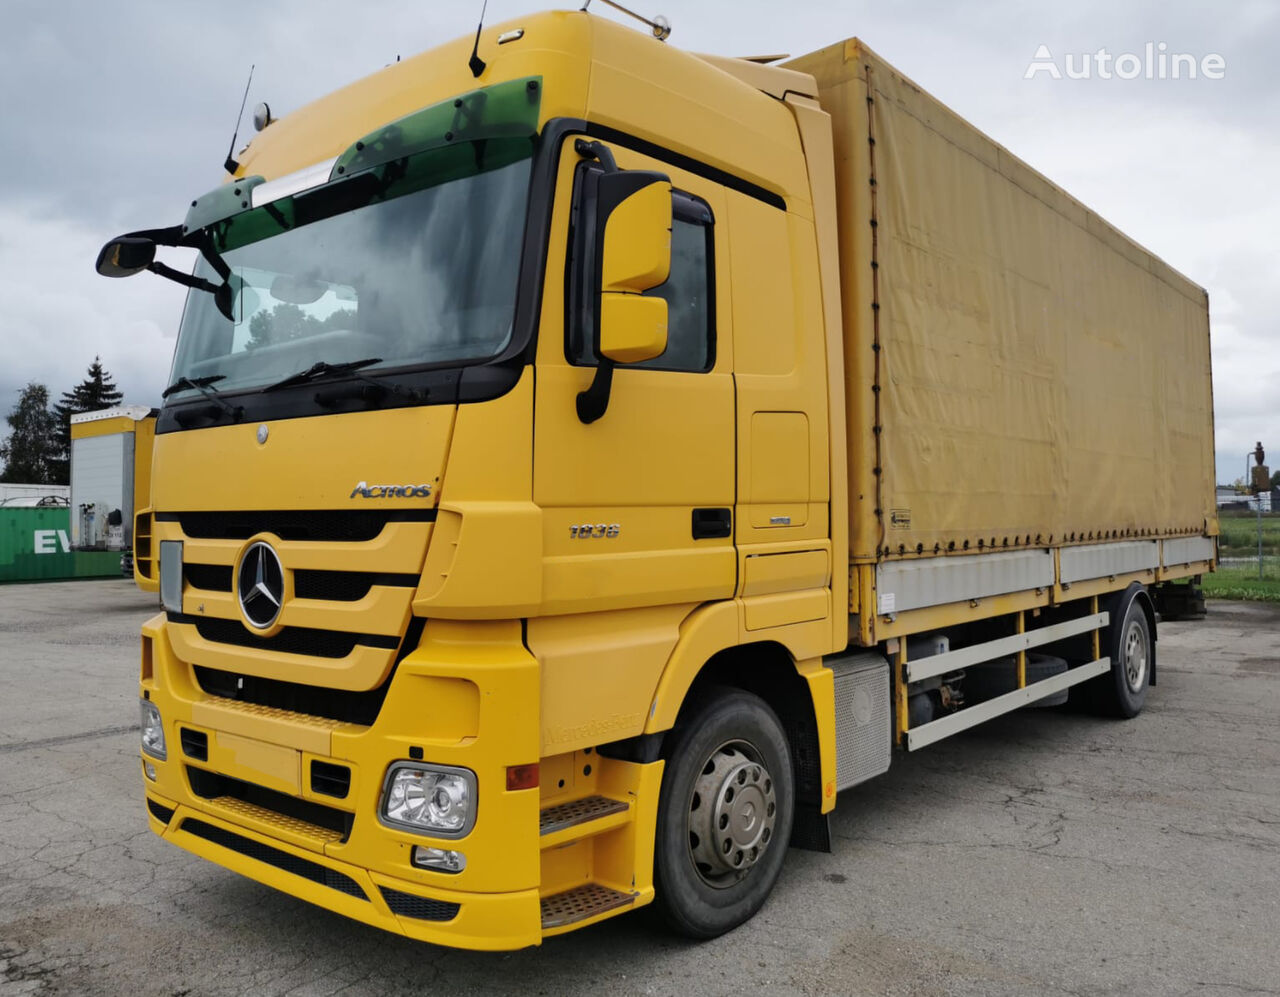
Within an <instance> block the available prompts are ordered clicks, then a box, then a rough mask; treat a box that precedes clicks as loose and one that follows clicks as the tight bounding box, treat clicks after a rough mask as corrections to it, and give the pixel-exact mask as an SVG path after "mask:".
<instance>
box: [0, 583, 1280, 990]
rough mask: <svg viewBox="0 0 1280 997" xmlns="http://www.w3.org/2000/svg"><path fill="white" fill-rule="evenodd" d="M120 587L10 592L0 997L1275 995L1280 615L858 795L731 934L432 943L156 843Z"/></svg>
mask: <svg viewBox="0 0 1280 997" xmlns="http://www.w3.org/2000/svg"><path fill="white" fill-rule="evenodd" d="M154 607H155V603H154V597H153V596H149V595H144V594H142V593H139V592H138V591H137V590H136V589H134V588H133V586H132V585H131V584H130V583H128V582H125V581H119V582H117V581H100V582H68V583H55V584H42V585H26V586H0V995H4V997H10V995H17V994H38V995H46V994H77V995H79V994H91V995H92V994H112V995H114V994H130V995H135V994H136V995H150V994H158V995H159V994H164V995H169V994H172V995H187V994H193V995H195V994H198V995H203V994H255V995H257V994H292V995H303V994H308V995H310V994H314V995H320V994H378V995H389V997H390V995H399V994H440V995H453V994H470V993H520V994H547V995H568V994H599V993H608V994H610V995H611V997H621V995H629V994H681V995H683V994H743V993H769V994H774V993H777V994H982V995H1005V994H1008V995H1026V994H1058V993H1065V994H1074V995H1089V994H1125V995H1144V994H1196V995H1207V997H1216V995H1240V994H1257V993H1280V950H1278V948H1277V944H1278V940H1280V609H1278V608H1277V607H1274V606H1270V607H1269V606H1262V605H1253V604H1243V603H1210V610H1209V617H1208V619H1206V620H1202V621H1198V622H1188V623H1168V624H1164V625H1162V626H1161V628H1160V641H1159V685H1158V687H1157V688H1155V689H1152V690H1151V692H1150V695H1149V698H1148V701H1147V708H1146V710H1145V711H1144V712H1143V714H1142V715H1141V716H1140V717H1138V718H1137V719H1135V720H1131V721H1117V720H1102V719H1098V718H1095V717H1092V716H1089V715H1086V714H1082V713H1079V712H1071V711H1070V710H1067V709H1060V710H1030V711H1023V712H1022V713H1019V714H1016V715H1013V716H1009V717H1004V718H1000V719H997V720H995V721H993V722H991V723H989V724H987V725H986V726H984V727H981V728H978V729H977V730H975V731H973V732H970V733H968V734H965V735H961V736H959V737H957V738H953V739H951V740H949V741H944V742H942V743H940V744H938V745H935V746H933V747H932V748H928V749H926V750H924V751H921V752H919V753H917V754H914V755H895V758H894V764H893V766H892V768H891V769H890V771H889V773H888V774H887V775H884V776H882V777H880V778H879V779H877V780H874V781H873V782H871V783H868V784H866V785H865V786H863V787H860V788H859V789H857V790H854V791H853V792H851V793H849V794H847V795H846V796H842V799H841V803H840V806H839V808H838V810H837V811H836V814H835V817H834V820H833V830H834V834H835V838H836V841H835V849H834V852H833V853H832V854H817V853H812V852H800V851H792V852H791V854H790V855H789V856H788V862H787V866H786V868H785V869H784V871H783V875H782V879H781V881H780V883H779V885H778V888H777V890H776V891H775V893H774V895H773V897H772V899H771V900H770V901H769V903H768V904H767V905H766V906H765V908H764V910H763V911H761V913H760V914H759V915H758V916H757V917H756V918H755V919H754V920H753V921H751V922H750V923H748V924H747V925H745V926H743V927H742V928H740V929H738V930H737V931H735V932H732V933H731V934H729V935H727V936H725V937H723V938H720V939H716V940H714V941H711V942H706V943H701V944H694V943H690V942H687V941H683V940H679V939H676V938H673V937H671V936H670V935H668V934H666V932H665V931H664V929H663V928H662V927H661V926H660V925H659V924H658V922H657V920H656V918H654V917H652V916H650V912H648V911H641V912H637V913H633V914H628V915H625V916H623V917H620V918H616V919H614V920H612V921H608V922H605V923H603V924H600V925H598V926H596V927H594V928H590V929H587V930H585V931H582V932H577V933H573V934H569V935H566V936H563V937H560V938H555V939H551V940H550V941H548V943H547V944H545V945H543V946H542V947H541V948H539V949H529V950H526V951H523V952H516V953H507V954H483V953H471V952H459V951H451V950H447V949H441V948H434V947H431V946H426V945H422V944H419V943H415V942H410V941H407V940H405V939H402V938H399V937H396V936H393V935H390V934H387V933H384V932H381V931H378V930H376V929H373V928H368V927H365V926H364V925H361V924H358V923H356V922H353V921H348V920H346V919H344V918H342V917H339V916H337V915H335V914H331V913H329V912H327V911H324V910H321V909H319V908H317V907H312V906H310V905H308V904H306V903H304V902H303V901H300V900H296V899H294V898H292V897H289V896H286V895H284V894H281V893H277V892H274V891H272V890H270V889H268V888H267V887H264V886H260V885H258V884H257V883H254V882H252V881H250V880H248V879H245V878H242V877H240V876H237V875H235V874H234V873H231V872H228V871H226V870H224V869H222V868H220V867H218V866H215V865H212V864H210V863H207V862H204V861H201V860H199V859H197V858H195V857H194V856H191V855H188V854H187V853H185V852H183V851H181V850H179V849H177V848H174V847H172V846H169V845H166V844H163V843H162V842H161V841H159V840H158V839H157V838H155V837H154V836H153V835H152V834H151V832H150V831H148V830H147V825H146V820H145V816H144V810H143V804H142V787H141V784H140V780H141V777H140V774H139V771H138V769H139V765H138V749H137V742H138V736H137V732H136V725H137V714H138V708H137V701H136V687H137V661H136V659H137V654H138V634H137V631H138V627H139V624H140V623H141V622H142V620H144V619H145V618H146V617H147V616H149V615H150V614H151V613H152V612H153V610H154Z"/></svg>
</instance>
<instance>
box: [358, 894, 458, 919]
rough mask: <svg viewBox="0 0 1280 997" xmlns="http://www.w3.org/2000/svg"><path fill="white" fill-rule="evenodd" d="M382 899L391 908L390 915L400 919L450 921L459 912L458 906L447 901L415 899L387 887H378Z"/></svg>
mask: <svg viewBox="0 0 1280 997" xmlns="http://www.w3.org/2000/svg"><path fill="white" fill-rule="evenodd" d="M378 889H380V890H381V891H382V899H383V900H385V901H386V902H387V906H388V907H390V908H391V913H392V914H398V915H399V916H400V917H412V918H416V919H417V920H419V921H452V920H453V919H454V918H455V917H457V916H458V911H459V910H461V906H460V905H459V904H453V903H449V902H448V901H447V900H430V899H428V898H427V897H415V896H414V895H413V894H412V893H401V892H400V891H399V890H393V889H391V888H390V887H389V886H379V887H378Z"/></svg>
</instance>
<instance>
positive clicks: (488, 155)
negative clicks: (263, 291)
mask: <svg viewBox="0 0 1280 997" xmlns="http://www.w3.org/2000/svg"><path fill="white" fill-rule="evenodd" d="M541 103H542V77H540V76H526V77H522V78H521V79H516V80H508V81H506V82H505V83H497V84H494V85H493V86H491V87H482V88H481V89H479V90H472V91H470V92H469V93H465V94H461V95H459V96H457V97H450V98H449V99H448V100H443V101H441V102H440V103H438V104H432V105H431V106H430V107H424V108H422V109H421V110H418V111H414V112H413V113H412V114H407V115H405V116H404V117H403V118H400V119H398V120H396V121H393V122H391V123H390V124H387V125H383V126H382V127H381V128H379V129H378V130H377V131H374V132H370V133H369V134H368V135H366V136H365V137H364V138H362V139H360V140H359V141H357V142H354V143H353V144H352V145H350V146H349V147H348V148H347V150H346V151H345V152H343V153H342V155H340V156H339V157H338V158H337V160H336V161H335V162H334V165H333V169H332V171H331V172H330V174H329V182H330V183H332V182H333V181H335V180H347V179H349V178H353V177H355V176H357V175H359V174H364V173H367V172H369V171H373V170H377V168H378V167H386V166H388V164H397V163H402V162H403V161H404V160H406V159H408V158H409V157H414V158H415V159H417V160H418V162H419V163H421V162H422V158H421V157H418V154H419V153H423V152H430V151H432V150H447V149H449V148H450V147H456V148H458V150H459V153H460V154H462V153H461V150H463V149H465V148H468V147H470V148H472V149H474V150H475V152H474V157H475V158H476V160H477V162H476V164H475V165H476V166H478V167H480V168H482V169H483V168H493V167H494V166H495V165H499V164H500V161H510V160H511V159H513V158H518V156H519V155H521V154H524V155H527V154H528V145H527V143H528V142H529V141H530V140H531V139H533V138H534V137H535V136H536V135H537V133H538V112H539V109H540V107H541ZM490 139H497V140H499V141H497V142H492V143H490V142H487V141H486V140H490ZM513 139H514V140H519V141H520V145H521V146H522V149H523V151H521V149H513V147H512V144H511V142H510V141H509V140H513ZM502 140H508V141H502ZM477 143H483V146H478V145H477ZM486 147H487V148H486ZM427 158H429V159H434V158H435V157H427ZM449 158H453V157H449ZM440 165H445V164H440ZM460 165H461V164H460V163H459V164H453V168H452V169H449V168H448V167H447V166H446V168H445V170H444V171H443V172H444V173H446V174H447V173H454V172H458V167H459V166H460ZM397 172H398V171H397ZM410 172H418V171H416V170H412V171H410ZM380 173H386V170H385V169H384V170H382V171H380ZM402 178H403V174H400V176H394V175H390V174H389V175H387V176H385V177H382V178H381V179H382V183H383V189H382V190H381V191H380V194H381V195H382V196H383V197H385V196H388V195H391V194H392V193H393V192H392V191H390V190H387V189H386V186H387V185H388V184H389V183H392V182H394V181H395V180H399V179H402ZM262 183H265V180H264V179H263V178H262V177H260V176H250V177H241V178H240V179H238V180H231V181H229V182H228V183H225V184H222V185H221V186H219V187H217V188H215V189H214V190H211V191H209V193H207V194H204V195H202V196H201V197H198V198H196V199H195V200H194V201H192V202H191V207H190V209H189V210H188V211H187V217H186V219H185V220H184V222H183V224H182V232H183V234H184V235H187V234H190V233H193V232H198V231H199V230H200V229H203V228H207V227H209V226H216V227H217V228H218V229H220V230H221V231H220V232H218V236H220V238H218V237H215V238H216V241H217V242H218V243H220V245H219V247H218V248H219V251H222V250H223V249H224V248H225V247H226V244H227V242H228V240H227V236H228V233H227V231H226V230H225V226H220V225H219V224H218V223H222V222H227V221H229V220H230V219H231V218H232V217H234V216H236V215H239V214H241V213H243V212H247V211H250V210H251V209H252V208H253V189H254V188H255V187H257V186H258V185H260V184H262ZM326 186H327V185H326ZM397 186H399V185H397ZM402 192H403V188H401V190H399V191H396V193H402ZM293 200H294V199H293V198H286V199H285V202H292V201H293ZM291 208H292V204H286V203H282V202H278V208H277V210H275V211H273V212H272V213H271V214H272V217H274V218H275V219H276V221H277V222H280V223H282V227H285V228H288V227H292V225H294V224H299V223H301V222H302V221H303V219H301V218H297V219H295V218H288V219H287V220H286V219H285V218H283V217H282V216H281V212H282V211H283V212H284V213H285V214H287V215H292V213H293V212H292V210H291ZM327 213H328V212H326V214H327ZM255 214H256V212H255ZM258 227H259V226H257V225H250V226H248V228H250V229H256V228H258ZM244 228H245V227H244V226H241V229H242V231H241V232H240V233H239V235H240V238H239V239H234V240H233V241H234V242H237V243H243V242H244V241H249V239H248V238H247V237H249V236H250V233H249V232H247V231H244ZM254 234H257V235H262V234H266V233H265V232H264V233H254Z"/></svg>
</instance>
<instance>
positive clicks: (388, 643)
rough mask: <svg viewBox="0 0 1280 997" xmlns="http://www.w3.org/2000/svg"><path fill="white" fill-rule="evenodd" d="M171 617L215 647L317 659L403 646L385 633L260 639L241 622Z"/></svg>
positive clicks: (294, 632) (285, 632)
mask: <svg viewBox="0 0 1280 997" xmlns="http://www.w3.org/2000/svg"><path fill="white" fill-rule="evenodd" d="M168 618H169V622H171V623H190V624H193V625H194V626H195V628H196V632H197V633H198V634H200V636H201V637H203V638H204V639H205V640H207V641H209V642H210V643H213V644H234V645H235V646H237V647H255V648H258V649H259V650H263V651H275V652H277V653H279V654H305V655H308V656H310V657H313V658H345V657H346V656H347V655H349V654H350V653H351V652H352V651H354V650H355V649H356V648H357V647H378V648H383V649H385V650H389V651H394V650H395V649H396V648H397V647H399V646H400V638H399V637H395V636H383V635H381V634H358V633H345V632H343V631H341V630H312V629H310V628H307V627H284V628H283V629H281V630H280V632H279V633H277V634H275V636H273V637H259V636H258V635H257V634H255V633H253V632H252V631H251V630H249V628H248V627H246V626H245V625H244V624H243V623H241V622H240V621H239V620H213V619H208V618H202V617H192V616H184V615H181V614H178V613H170V614H169V615H168Z"/></svg>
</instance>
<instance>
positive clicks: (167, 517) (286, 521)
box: [155, 509, 436, 543]
mask: <svg viewBox="0 0 1280 997" xmlns="http://www.w3.org/2000/svg"><path fill="white" fill-rule="evenodd" d="M155 518H156V520H157V521H159V522H162V523H175V522H176V523H177V524H178V525H179V526H180V527H181V528H182V532H183V533H185V534H186V535H187V536H188V537H190V538H192V539H195V540H248V539H249V538H250V537H252V536H256V535H257V534H259V533H272V534H274V535H275V536H278V537H279V538H280V539H281V540H316V541H324V542H330V543H334V542H348V543H363V542H367V541H369V540H372V539H374V538H375V537H376V536H377V535H378V534H379V533H381V532H382V529H383V527H384V526H386V525H387V523H431V522H435V518H436V510H435V509H337V510H330V509H323V510H315V509H299V510H269V511H261V512H257V511H255V512H249V511H236V512H158V513H156V514H155Z"/></svg>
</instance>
